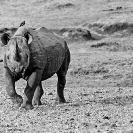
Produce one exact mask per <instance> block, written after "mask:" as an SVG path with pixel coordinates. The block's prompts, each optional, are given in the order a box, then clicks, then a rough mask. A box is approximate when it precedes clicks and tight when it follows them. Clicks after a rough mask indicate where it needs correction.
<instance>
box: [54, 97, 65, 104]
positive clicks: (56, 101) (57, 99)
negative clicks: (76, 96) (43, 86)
mask: <svg viewBox="0 0 133 133" xmlns="http://www.w3.org/2000/svg"><path fill="white" fill-rule="evenodd" d="M62 103H66V100H65V98H62V99H60V98H59V97H58V96H57V97H56V99H55V104H62Z"/></svg>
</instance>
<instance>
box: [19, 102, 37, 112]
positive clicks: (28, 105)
mask: <svg viewBox="0 0 133 133" xmlns="http://www.w3.org/2000/svg"><path fill="white" fill-rule="evenodd" d="M23 108H24V109H25V110H31V109H33V108H34V107H33V105H32V104H31V103H27V102H26V103H23V104H22V105H21V108H20V109H23Z"/></svg>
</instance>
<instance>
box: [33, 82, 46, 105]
mask: <svg viewBox="0 0 133 133" xmlns="http://www.w3.org/2000/svg"><path fill="white" fill-rule="evenodd" d="M43 93H44V91H43V88H42V83H41V82H40V84H39V85H38V87H37V88H36V90H35V93H34V97H33V100H32V104H33V105H37V106H39V105H42V103H41V97H42V95H43Z"/></svg>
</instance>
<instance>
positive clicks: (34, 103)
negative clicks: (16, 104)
mask: <svg viewBox="0 0 133 133" xmlns="http://www.w3.org/2000/svg"><path fill="white" fill-rule="evenodd" d="M33 105H34V106H35V105H36V106H39V105H42V102H41V101H40V100H39V101H33Z"/></svg>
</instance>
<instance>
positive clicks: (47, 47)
mask: <svg viewBox="0 0 133 133" xmlns="http://www.w3.org/2000/svg"><path fill="white" fill-rule="evenodd" d="M32 32H33V31H32ZM32 35H33V38H34V40H33V42H32V44H30V51H31V60H32V63H33V64H34V66H35V67H39V68H43V69H44V73H43V79H47V78H49V77H51V76H52V75H53V74H54V73H56V72H57V71H58V70H59V68H60V67H61V65H62V63H63V61H64V58H65V53H66V51H67V46H66V43H65V42H64V41H63V40H61V39H60V38H59V37H57V36H55V35H54V34H52V33H46V32H43V31H42V30H40V31H39V30H38V31H34V33H32Z"/></svg>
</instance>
